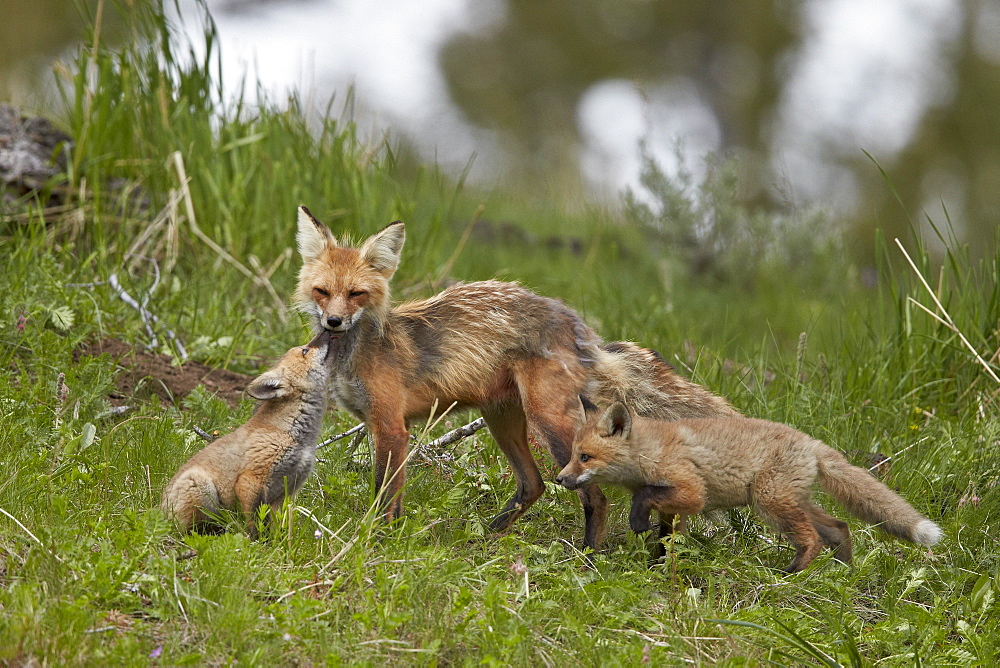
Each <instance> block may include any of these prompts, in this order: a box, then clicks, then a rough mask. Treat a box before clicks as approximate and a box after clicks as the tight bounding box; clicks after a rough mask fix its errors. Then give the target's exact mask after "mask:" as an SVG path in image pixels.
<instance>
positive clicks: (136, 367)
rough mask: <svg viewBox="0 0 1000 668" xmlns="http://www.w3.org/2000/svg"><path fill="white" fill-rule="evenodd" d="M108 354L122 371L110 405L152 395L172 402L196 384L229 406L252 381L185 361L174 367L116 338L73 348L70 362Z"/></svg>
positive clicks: (158, 356) (111, 396) (238, 375)
mask: <svg viewBox="0 0 1000 668" xmlns="http://www.w3.org/2000/svg"><path fill="white" fill-rule="evenodd" d="M84 355H87V356H91V357H94V356H97V355H110V356H111V358H112V359H113V360H114V361H115V364H117V365H119V366H120V367H122V371H121V372H120V373H119V374H118V377H117V378H116V379H115V388H116V392H115V393H113V394H111V395H110V396H109V399H110V400H111V403H112V404H113V405H116V406H117V405H121V404H124V403H125V402H126V400H128V399H130V398H132V397H139V398H148V397H149V396H156V397H158V398H159V399H160V400H161V401H164V402H167V403H174V402H177V401H179V400H180V399H182V398H184V397H185V396H186V395H187V394H188V393H190V392H191V390H193V389H194V388H196V387H198V386H199V385H204V386H205V389H206V390H208V391H209V392H211V393H212V394H215V395H217V396H218V397H219V398H220V399H222V400H224V401H225V402H226V403H228V404H229V405H230V406H235V405H236V404H238V403H239V401H240V398H241V397H242V396H243V390H245V389H246V386H247V385H248V384H249V383H250V381H251V380H252V379H253V376H247V375H244V374H242V373H236V372H234V371H227V370H225V369H215V368H212V367H210V366H206V365H204V364H201V363H200V362H185V363H184V364H182V365H181V366H175V365H174V364H172V363H171V359H170V357H169V356H167V355H158V354H155V353H150V352H148V351H145V350H140V349H137V348H135V347H133V346H131V345H129V344H127V343H125V342H124V341H119V340H118V339H103V340H101V341H95V342H91V343H87V344H84V345H82V346H81V347H79V348H77V350H76V351H75V352H74V359H79V358H80V357H81V356H84Z"/></svg>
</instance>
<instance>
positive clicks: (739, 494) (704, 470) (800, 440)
mask: <svg viewBox="0 0 1000 668" xmlns="http://www.w3.org/2000/svg"><path fill="white" fill-rule="evenodd" d="M578 410H580V411H581V412H583V413H584V415H585V419H586V421H585V423H584V424H583V425H582V427H581V429H580V431H579V432H578V434H577V437H576V440H575V441H574V443H573V452H572V454H571V458H570V461H569V463H568V464H567V465H566V467H565V468H563V470H562V471H561V472H560V473H559V475H558V477H557V478H556V481H557V482H559V483H561V484H562V485H564V486H566V487H567V488H569V489H576V488H578V487H579V486H581V485H586V484H593V483H597V484H609V485H618V486H621V487H626V488H628V489H629V490H631V491H632V509H631V511H630V513H629V523H630V525H631V527H632V530H633V531H635V532H637V533H642V532H645V531H649V529H650V528H651V525H650V512H651V511H652V510H657V511H658V512H659V513H660V522H661V524H660V533H661V536H662V535H663V534H665V533H666V532H667V531H669V527H670V526H671V525H672V521H673V519H674V516H675V515H680V516H682V517H683V516H686V515H696V514H698V513H701V512H705V511H711V510H728V509H730V508H737V507H740V506H750V507H752V508H753V509H754V510H755V511H756V512H757V513H758V514H760V515H761V516H762V517H763V518H764V519H765V520H766V521H768V522H769V523H770V524H771V525H773V526H774V527H775V528H776V529H777V530H778V531H780V532H781V533H782V534H783V535H785V536H786V537H787V538H788V540H789V541H790V542H791V543H792V545H793V546H794V547H795V558H794V559H793V560H792V563H791V564H790V565H789V566H788V568H787V569H786V570H787V571H788V572H791V573H794V572H796V571H801V570H802V569H804V568H805V567H806V566H808V565H809V563H810V562H811V561H812V560H813V559H815V558H816V556H817V555H818V554H819V552H820V550H821V549H822V546H823V545H824V544H825V545H826V546H828V547H830V548H831V549H832V550H833V553H834V557H835V558H836V559H838V560H840V561H843V562H849V561H850V560H851V555H852V545H851V532H850V530H849V529H848V527H847V523H846V522H843V521H841V520H838V519H835V518H833V517H831V516H830V515H828V514H827V513H826V511H824V510H823V509H822V508H820V507H819V506H818V505H816V504H815V503H814V502H813V501H812V495H811V492H810V487H811V486H812V484H813V483H814V482H816V481H818V482H819V486H820V488H821V489H822V490H823V491H825V492H826V493H827V494H829V495H830V496H832V497H833V498H834V499H836V500H837V501H839V502H840V503H842V504H843V505H844V507H845V508H847V510H848V511H849V512H850V513H851V514H852V515H855V516H857V517H859V518H861V519H862V520H864V521H866V522H869V523H871V524H876V525H878V527H879V528H880V529H882V530H883V531H885V532H886V533H888V534H890V535H892V536H896V537H897V538H902V539H904V540H908V541H911V542H914V543H919V544H921V545H933V544H934V543H936V542H938V540H940V538H941V529H940V528H939V527H938V526H937V525H936V524H934V522H932V521H930V520H929V519H927V518H926V517H924V516H923V515H921V514H920V513H918V512H917V511H916V510H914V509H913V507H912V506H911V505H910V504H908V503H907V502H906V501H905V500H903V498H902V497H900V496H899V495H897V494H896V493H895V492H893V491H892V490H890V489H889V488H888V487H886V486H885V485H883V484H882V483H881V482H879V481H878V480H876V479H875V478H874V477H873V476H872V475H871V474H869V473H868V472H867V471H865V470H864V469H861V468H858V467H856V466H852V465H851V464H849V463H848V462H847V460H846V459H845V458H844V456H843V455H842V454H840V453H839V452H837V451H836V450H834V449H833V448H831V447H829V446H828V445H826V444H824V443H822V442H821V441H817V440H816V439H814V438H811V437H809V436H807V435H806V434H803V433H802V432H800V431H797V430H795V429H793V428H791V427H789V426H787V425H783V424H778V423H775V422H768V421H766V420H754V419H751V418H743V417H731V418H703V419H684V420H677V421H674V422H665V421H661V420H650V419H646V418H642V417H638V416H636V415H635V414H633V413H632V412H631V411H630V410H629V409H628V408H627V407H626V406H625V405H624V404H622V403H614V404H612V405H611V406H609V407H608V408H607V409H605V410H603V411H601V410H599V409H597V408H596V407H595V406H593V405H586V404H584V405H582V406H580V407H579V408H578Z"/></svg>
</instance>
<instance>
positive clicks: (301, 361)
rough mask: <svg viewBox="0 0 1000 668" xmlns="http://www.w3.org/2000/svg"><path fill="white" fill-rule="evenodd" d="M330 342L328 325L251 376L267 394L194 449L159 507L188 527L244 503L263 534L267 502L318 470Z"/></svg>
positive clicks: (257, 391)
mask: <svg viewBox="0 0 1000 668" xmlns="http://www.w3.org/2000/svg"><path fill="white" fill-rule="evenodd" d="M333 345H335V343H334V342H333V341H331V336H330V333H329V332H322V333H320V334H319V335H318V336H316V338H315V339H313V340H312V341H311V342H309V343H308V344H307V345H305V346H298V347H295V348H292V349H291V350H289V351H288V352H287V353H285V354H284V355H283V356H282V357H281V359H280V360H279V361H278V363H277V364H276V365H275V366H274V367H273V368H272V369H270V370H268V371H266V372H264V373H263V374H261V375H260V376H258V377H257V378H255V379H254V380H253V382H251V383H250V385H249V386H248V387H247V394H249V395H250V396H251V397H253V398H255V399H258V400H260V401H261V404H260V405H259V406H258V407H257V410H256V411H255V412H254V414H253V416H252V417H251V418H250V419H249V420H248V421H247V422H246V424H244V425H243V426H241V427H239V428H237V429H236V430H235V431H233V432H232V433H230V434H226V435H225V436H222V437H221V438H219V439H218V440H216V441H213V442H212V443H210V444H208V445H207V446H205V447H204V448H203V449H202V450H200V451H199V452H197V453H195V455H194V456H193V457H191V459H189V460H188V461H187V463H185V464H184V465H183V466H182V467H181V468H180V470H179V471H177V473H176V474H175V475H174V477H173V478H171V480H170V482H169V483H167V486H166V488H165V489H164V490H163V499H162V501H161V503H160V508H161V509H162V510H163V511H164V512H165V513H167V514H168V515H169V516H170V517H171V518H172V519H173V520H174V521H175V522H176V524H177V526H178V527H179V528H180V529H182V530H183V531H190V530H192V529H209V528H214V527H215V526H216V525H215V522H216V518H217V516H218V513H219V511H221V510H241V511H243V513H244V515H245V516H246V518H247V530H248V532H249V534H250V535H251V537H254V538H255V537H256V536H257V522H256V519H257V512H258V509H259V508H260V507H261V506H264V505H267V506H270V507H271V509H272V510H274V509H276V508H277V507H279V506H280V505H281V503H282V501H283V500H284V498H285V496H286V495H289V496H290V495H292V494H295V493H296V492H297V491H298V490H299V488H300V487H302V483H303V482H305V479H306V478H307V477H308V476H309V473H310V472H311V471H312V467H313V462H314V461H315V454H316V444H317V442H318V440H319V434H320V429H321V428H322V425H323V414H324V412H325V411H326V404H327V384H328V381H329V364H328V362H327V357H328V352H329V351H330V347H331V346H333Z"/></svg>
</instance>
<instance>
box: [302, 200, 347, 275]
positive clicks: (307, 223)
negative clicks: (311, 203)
mask: <svg viewBox="0 0 1000 668" xmlns="http://www.w3.org/2000/svg"><path fill="white" fill-rule="evenodd" d="M295 240H296V241H297V242H298V244H299V255H301V256H302V261H303V262H311V261H313V260H315V259H316V256H317V255H319V254H320V253H322V252H323V250H324V249H326V248H327V247H329V246H336V245H337V241H336V239H334V238H333V233H332V232H330V229H329V228H328V227H327V226H326V225H324V224H323V223H321V222H319V221H318V220H316V219H315V218H313V215H312V214H311V213H309V209H307V208H305V207H304V206H300V207H299V230H298V232H296V234H295Z"/></svg>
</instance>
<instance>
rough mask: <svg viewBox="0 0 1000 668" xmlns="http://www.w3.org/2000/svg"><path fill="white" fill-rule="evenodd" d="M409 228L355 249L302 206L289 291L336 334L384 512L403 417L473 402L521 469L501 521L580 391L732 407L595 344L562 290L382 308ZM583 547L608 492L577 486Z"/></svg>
mask: <svg viewBox="0 0 1000 668" xmlns="http://www.w3.org/2000/svg"><path fill="white" fill-rule="evenodd" d="M404 239H405V233H404V228H403V224H402V223H399V222H397V223H393V224H391V225H389V226H388V227H386V228H385V229H384V230H383V231H382V232H380V233H378V234H376V235H374V236H373V237H371V238H369V239H368V240H366V241H365V242H364V243H363V244H362V245H361V246H360V247H359V248H353V247H349V246H344V245H341V244H338V243H337V242H336V240H335V239H334V237H333V235H332V234H331V233H330V231H329V230H328V229H327V228H326V226H324V225H322V224H321V223H319V222H318V221H316V220H315V219H314V218H313V217H312V216H311V214H309V212H308V210H306V209H305V208H304V207H302V208H301V209H300V211H299V231H298V243H299V250H300V253H301V254H302V258H303V266H302V269H301V271H300V274H299V284H298V288H297V290H296V293H295V298H296V301H297V302H298V304H299V307H300V308H301V309H302V310H303V311H304V312H306V313H308V314H309V315H310V316H311V317H312V319H313V322H314V324H315V325H316V327H317V328H326V329H329V330H330V331H331V332H333V333H334V335H335V336H339V337H340V339H339V345H338V353H337V355H336V357H335V359H334V361H333V369H332V380H331V393H332V395H333V396H334V397H335V398H336V400H337V402H338V404H339V405H340V407H341V408H342V409H344V410H347V411H350V412H351V413H352V414H354V415H355V416H356V417H357V418H358V419H361V420H363V421H364V422H365V423H366V424H367V426H368V428H369V430H370V431H371V433H372V435H373V438H374V442H375V468H376V481H377V483H378V486H379V489H380V490H381V493H382V494H383V502H384V504H385V513H386V517H387V518H388V519H392V518H394V517H396V516H398V515H399V513H400V511H401V508H402V488H403V482H404V476H405V472H404V470H403V469H402V468H401V465H402V464H403V463H404V462H405V460H406V456H407V450H408V446H409V423H410V421H411V420H417V419H422V418H427V416H428V414H429V412H430V409H431V406H432V405H433V404H434V402H435V401H436V402H437V405H438V409H439V410H443V409H445V408H447V407H448V406H450V405H451V404H452V403H453V402H455V403H457V404H458V406H457V407H458V408H464V407H474V408H479V409H480V410H481V411H482V414H483V417H484V418H485V419H486V422H487V425H488V426H489V429H490V431H491V433H492V434H493V436H494V438H495V439H496V442H497V444H498V445H499V447H500V449H501V450H502V451H503V453H504V454H505V455H506V456H507V458H508V460H509V461H510V463H511V466H512V467H513V470H514V475H515V478H516V480H517V492H516V493H515V495H514V497H513V498H512V499H511V500H510V501H509V502H508V503H507V505H506V506H505V507H504V509H503V510H502V511H501V512H500V514H499V515H497V516H496V517H495V518H494V519H493V522H492V527H493V529H495V530H502V529H505V528H507V527H508V526H510V524H511V523H512V522H514V520H516V519H517V518H518V517H519V516H520V515H521V514H523V513H524V512H525V511H526V510H527V509H528V507H530V506H531V504H532V503H534V502H535V501H536V500H537V499H538V498H539V497H540V496H541V495H542V492H543V491H544V484H543V482H542V478H541V475H539V472H538V468H537V466H536V465H535V462H534V459H533V457H532V454H531V450H530V448H529V445H528V433H529V431H530V432H531V433H533V434H534V435H535V436H536V437H537V439H538V440H539V442H541V443H543V444H544V445H545V446H546V447H547V448H548V449H549V451H550V452H551V453H552V456H553V457H554V458H555V459H556V461H557V462H559V463H560V464H565V463H566V461H567V460H568V458H569V452H570V444H571V443H572V441H573V436H574V434H575V431H576V425H575V418H574V416H575V412H574V409H575V406H576V402H577V395H578V394H579V393H581V392H585V393H587V394H588V395H590V396H593V397H595V400H596V401H599V402H600V401H614V400H616V399H627V400H629V401H632V402H633V403H635V404H636V405H638V406H640V407H641V410H643V411H644V413H647V414H650V415H655V416H657V417H661V418H664V419H672V418H676V417H683V416H695V415H733V414H735V411H734V410H733V409H732V408H731V407H730V406H729V405H728V404H727V403H726V402H725V401H724V400H722V399H720V398H719V397H716V396H714V395H712V394H711V393H709V392H707V391H706V390H705V389H703V388H701V387H699V386H698V385H695V384H694V383H691V382H690V381H688V380H686V379H684V378H682V377H681V376H678V375H676V374H675V373H673V371H672V369H671V368H670V367H669V366H668V365H666V364H665V363H664V362H663V361H662V359H660V358H659V356H658V355H656V354H655V353H653V352H651V351H648V350H645V349H643V348H640V347H639V346H636V345H635V344H630V343H614V344H604V343H603V342H602V341H601V339H600V337H598V336H597V334H595V333H594V332H593V331H592V330H591V329H590V328H589V327H588V326H587V325H586V324H584V322H583V321H582V320H581V319H580V317H579V316H578V315H577V314H576V313H575V312H573V311H572V310H571V309H569V308H568V307H566V306H565V305H564V304H562V303H561V302H559V301H556V300H554V299H549V298H546V297H541V296H539V295H537V294H535V293H533V292H531V291H529V290H526V289H525V288H523V287H521V286H520V285H517V284H515V283H502V282H499V281H483V282H478V283H466V284H463V283H460V284H457V285H454V286H452V287H450V288H448V289H446V290H445V291H444V292H442V293H440V294H438V295H435V296H433V297H431V298H429V299H424V300H420V301H414V302H408V303H405V304H401V305H399V306H396V307H395V308H392V307H391V306H390V300H389V279H390V278H391V277H392V275H393V273H394V272H395V270H396V267H397V265H398V262H399V255H400V253H401V251H402V247H403V241H404ZM580 498H581V501H582V503H583V507H584V512H585V516H586V524H587V527H586V534H585V538H584V544H585V545H587V546H590V547H595V548H596V547H597V545H598V544H599V543H600V540H601V534H602V532H603V527H604V519H605V516H606V514H607V501H606V499H605V498H604V495H603V494H602V493H601V491H600V489H598V488H597V487H596V486H588V487H586V488H584V489H581V490H580Z"/></svg>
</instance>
